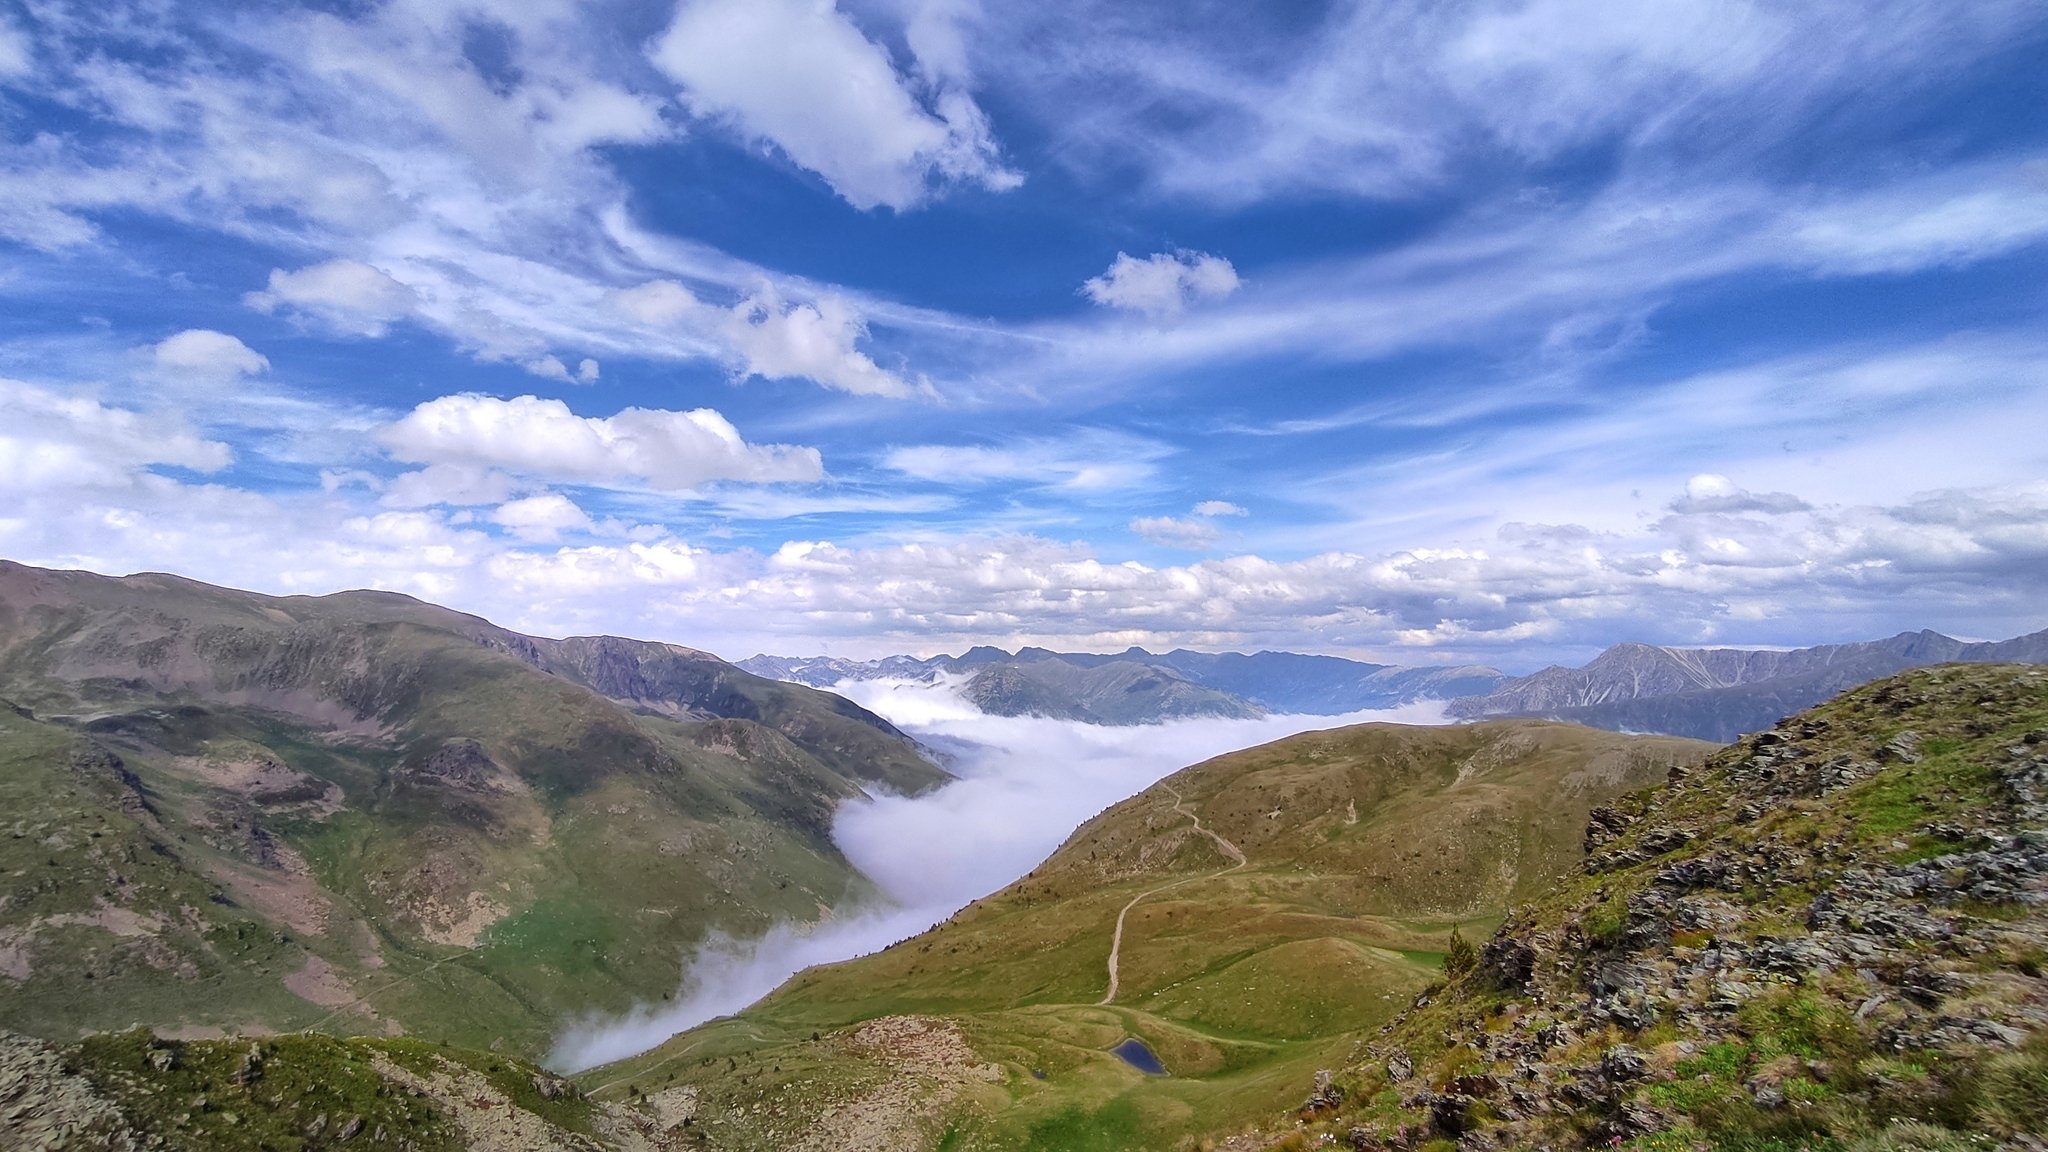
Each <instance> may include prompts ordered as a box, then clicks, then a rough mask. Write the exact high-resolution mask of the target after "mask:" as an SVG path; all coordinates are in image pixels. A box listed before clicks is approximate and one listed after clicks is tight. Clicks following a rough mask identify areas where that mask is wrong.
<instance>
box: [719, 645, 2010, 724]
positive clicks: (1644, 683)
mask: <svg viewBox="0 0 2048 1152" xmlns="http://www.w3.org/2000/svg"><path fill="white" fill-rule="evenodd" d="M1949 663H1965V664H2001V663H2014V664H2041V663H2048V631H2041V632H2036V633H2033V634H2031V635H2028V636H2021V637H2018V638H2016V639H2012V640H2002V641H1997V642H1995V643H1970V642H1967V641H1963V640H1957V639H1955V638H1954V637H1950V636H1944V635H1942V634H1941V633H1939V632H1929V631H1920V632H1901V633H1900V634H1898V635H1897V636H1893V637H1891V638H1890V639H1887V640H1871V641H1866V642H1863V643H1855V644H1827V645H1822V646H1820V647H1815V648H1798V649H1793V650H1791V651H1770V650H1764V649H1754V648H1667V647H1659V646H1656V645H1650V644H1617V645H1615V646H1614V647H1612V648H1609V649H1607V650H1606V651H1605V652H1602V653H1601V654H1600V655H1599V656H1597V657H1595V658H1594V659H1593V661H1592V662H1591V663H1588V664H1586V665H1585V666H1584V667H1581V668H1564V667H1550V668H1545V669H1543V670H1542V671H1540V672H1536V673H1534V674H1532V675H1528V676H1520V677H1515V678H1512V679H1511V678H1509V677H1507V676H1504V675H1503V674H1501V673H1500V672H1497V671H1495V670H1494V669H1492V668H1484V667H1477V666H1471V665H1466V666H1459V667H1450V668H1414V667H1404V666H1401V665H1391V664H1368V663H1364V662H1361V661H1357V660H1345V659H1341V658H1339V657H1336V656H1311V655H1304V654H1302V653H1298V652H1257V653H1253V654H1250V655H1247V654H1244V653H1241V652H1222V653H1212V652H1190V651H1188V650H1187V649H1184V648H1182V649H1175V650H1174V651H1172V652H1167V653H1163V654H1161V653H1152V652H1148V651H1146V650H1145V649H1143V648H1129V649H1126V650H1125V651H1122V652H1117V653H1092V652H1053V651H1050V650H1048V649H1044V648H1024V649H1021V650H1019V651H1018V652H1016V653H1014V654H1012V653H1009V652H1005V651H1004V650H1002V649H1000V648H992V647H987V646H983V647H978V648H971V649H969V650H968V651H967V652H965V653H964V654H962V655H959V656H934V657H931V658H929V659H919V658H917V657H913V656H888V657H884V658H882V659H879V660H842V659H837V658H834V657H829V656H815V657H809V658H801V657H789V656H755V657H752V658H750V659H747V660H742V661H740V662H739V667H741V668H744V669H746V670H747V671H749V672H752V673H754V674H756V675H758V676H765V677H769V678H771V679H776V680H790V681H794V682H797V683H801V684H808V685H811V686H813V687H819V688H829V687H831V686H832V685H834V684H838V683H841V682H843V681H848V680H854V681H859V680H876V679H904V680H924V681H930V680H934V679H936V678H938V677H939V676H941V675H951V676H958V675H965V676H967V677H968V680H967V683H966V685H965V688H964V691H965V694H966V696H967V698H968V699H969V700H972V701H973V702H974V703H975V705H976V706H978V707H980V708H981V709H982V710H983V711H985V712H988V713H990V714H992V715H997V716H1047V717H1052V718H1056V719H1062V720H1080V721H1084V722H1087V723H1093V724H1147V723H1157V722H1159V721H1162V720H1170V719H1177V718H1181V717H1188V716H1228V717H1247V716H1260V715H1264V714H1266V713H1268V712H1289V713H1305V714H1309V715H1319V716H1333V715H1341V714H1344V713H1347V712H1358V711H1364V710H1367V709H1376V708H1392V707H1396V706H1398V705H1401V704H1409V703H1414V702H1416V701H1422V700H1446V701H1449V704H1448V705H1447V708H1446V711H1447V712H1448V713H1449V714H1450V715H1451V716H1452V717H1454V718H1456V719H1461V720H1474V719H1479V718H1481V717H1486V716H1533V717H1541V718H1543V719H1549V720H1566V721H1570V722H1572V723H1576V724H1584V725H1587V726H1589V727H1593V728H1605V729H1608V730H1610V731H1616V732H1646V733H1658V734H1662V735H1668V736H1690V737H1693V738H1695V739H1700V740H1713V741H1718V742H1721V743H1726V742H1728V741H1731V740H1734V739H1736V738H1737V737H1740V736H1742V735H1744V734H1746V733H1750V732H1757V731H1761V730H1763V729H1765V728H1768V727H1770V726H1771V725H1772V724H1774V723H1776V722H1777V721H1778V720H1780V719H1781V718H1783V717H1785V716H1789V715H1791V714H1792V713H1794V712H1798V711H1800V710H1802V709H1805V708H1810V707H1812V706H1814V705H1815V704H1819V703H1821V702H1823V701H1825V700H1828V699H1830V698H1832V697H1834V696H1836V695H1837V694H1839V693H1841V692H1844V691H1847V690H1848V689H1850V688H1853V687H1855V686H1857V685H1858V684H1863V683H1866V682H1868V681H1871V680H1875V679H1877V678H1878V677H1881V676H1889V675H1892V674H1894V673H1897V672H1902V671H1905V670H1906V669H1908V668H1921V667H1926V666H1928V665H1931V664H1949Z"/></svg>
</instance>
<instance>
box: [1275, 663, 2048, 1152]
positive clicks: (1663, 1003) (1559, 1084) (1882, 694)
mask: <svg viewBox="0 0 2048 1152" xmlns="http://www.w3.org/2000/svg"><path fill="white" fill-rule="evenodd" d="M1585 847H1586V850H1587V852H1588V855H1587V857H1586V859H1585V860H1584V862H1583V864H1582V865H1581V867H1580V869H1579V872H1578V874H1577V875H1576V876H1574V877H1572V878H1570V879H1568V880H1566V881H1565V882H1564V883H1562V884H1561V885H1559V887H1558V888H1557V889H1556V890H1555V891H1554V892H1552V893H1551V894H1549V895H1548V896H1546V897H1544V898H1543V899H1541V900H1539V901H1537V902H1535V903H1533V904H1531V905H1528V906H1525V907H1522V908H1519V909H1516V910H1514V911H1513V912H1512V913H1511V914H1510V915H1509V916H1508V918H1507V920H1506V922H1505V923H1504V924H1503V925H1502V926H1501V927H1500V929H1499V931H1498V932H1496V933H1495V934H1494V935H1493V936H1492V938H1490V939H1489V940H1487V941H1486V942H1485V943H1484V944H1483V945H1482V946H1481V947H1480V948H1479V949H1478V950H1477V952H1476V954H1475V955H1474V956H1473V957H1472V958H1471V960H1470V961H1469V962H1468V963H1465V964H1463V965H1456V966H1454V967H1456V968H1457V970H1455V971H1449V972H1448V973H1447V978H1446V981H1445V982H1444V983H1442V984H1440V985H1439V986H1437V987H1434V988H1432V989H1430V990H1428V991H1427V992H1425V993H1424V994H1423V995H1422V996H1421V997H1420V998H1419V999H1418V1000H1417V1001H1416V1003H1415V1006H1414V1007H1413V1008H1412V1009H1411V1010H1410V1011H1409V1012H1408V1013H1407V1014H1405V1015H1404V1016H1403V1017H1402V1018H1400V1019H1399V1020H1398V1021H1396V1022H1395V1023H1393V1024H1391V1025H1389V1026H1388V1027H1387V1028H1386V1029H1385V1030H1384V1031H1383V1032H1382V1033H1381V1035H1380V1036H1379V1037H1378V1038H1377V1039H1376V1040H1375V1041H1374V1042H1373V1043H1371V1044H1370V1045H1368V1047H1367V1049H1366V1050H1365V1051H1364V1052H1363V1053H1361V1055H1362V1059H1361V1060H1359V1061H1358V1062H1357V1063H1355V1064H1354V1065H1352V1066H1351V1067H1349V1068H1347V1069H1345V1070H1344V1071H1343V1072H1342V1073H1341V1074H1339V1075H1338V1076H1337V1077H1336V1079H1335V1081H1334V1083H1333V1084H1331V1085H1327V1086H1320V1085H1319V1086H1318V1089H1317V1091H1316V1094H1315V1096H1314V1097H1313V1098H1312V1099H1311V1101H1310V1105H1311V1107H1308V1108H1305V1109H1304V1111H1303V1112H1302V1113H1301V1116H1300V1118H1299V1119H1298V1121H1297V1123H1301V1124H1306V1125H1308V1126H1309V1127H1310V1128H1311V1130H1312V1132H1313V1134H1314V1135H1315V1136H1316V1137H1317V1138H1321V1137H1322V1136H1325V1135H1327V1136H1328V1137H1330V1138H1331V1140H1332V1141H1333V1142H1336V1141H1341V1142H1342V1143H1343V1144H1345V1145H1348V1146H1349V1147H1352V1148H1356V1149H1392V1148H1420V1147H1424V1146H1433V1147H1439V1148H1450V1147H1453V1146H1454V1147H1455V1148H1457V1149H1459V1150H1461V1152H1477V1150H1481V1149H1509V1148H1558V1149H1562V1148H1581V1147H1622V1148H1632V1149H1642V1150H1650V1149H1657V1150H1664V1149H1672V1150H1679V1149H1695V1148H1697V1149H1712V1148H1732V1147H1741V1148H1786V1149H1792V1148H1813V1149H1822V1148H1826V1149H1849V1150H1856V1152H1879V1150H1885V1149H1921V1150H1926V1152H1937V1150H1946V1149H1962V1148H2001V1149H2008V1150H2015V1152H2017V1150H2021V1149H2027V1150H2036V1149H2040V1148H2043V1147H2048V1144H2044V1143H2043V1135H2044V1133H2048V670H2043V669H2040V668H2029V667H2014V666H1991V667H1984V666H1977V667H1966V666H1958V665H1949V666H1944V667H1940V668H1936V669H1930V670H1924V671H1916V672H1909V673H1906V674H1903V675H1899V676H1896V677H1893V678H1891V679H1889V680H1885V681H1881V682H1878V683H1875V684H1872V685H1869V686H1867V687H1865V688H1862V689H1859V690H1857V691H1854V692H1851V693H1849V694H1847V695H1845V696H1843V697H1841V698H1840V699H1838V700H1836V701H1834V702H1832V703H1830V704H1828V705H1826V706H1823V707H1821V708H1816V709H1814V710H1812V711H1809V712H1807V713H1804V714H1802V715H1799V716H1796V717H1793V718H1791V719H1789V720H1786V721H1784V722H1782V723H1780V724H1778V725H1776V726H1775V727H1772V728H1771V729H1769V730H1767V731H1764V732H1760V733H1758V734H1756V735H1754V736H1752V737H1750V738H1747V739H1745V740H1743V741H1741V742H1740V743H1738V744H1736V745H1734V746H1732V747H1730V748H1729V749H1727V750H1726V751H1724V752H1722V753H1721V754H1719V755H1718V756H1716V757H1715V758H1713V759H1712V760H1710V761H1709V762H1708V763H1707V764H1706V765H1704V766H1703V767H1702V768H1700V769H1698V770H1695V771H1689V772H1688V771H1684V770H1678V771H1674V772H1673V773H1672V776H1671V779H1670V780H1669V781H1668V782H1667V783H1665V784H1663V785H1661V786H1659V787H1655V788H1652V789H1649V790H1646V791H1643V792H1639V793H1635V794H1633V795H1631V796H1629V797H1627V798H1626V799H1624V800H1623V801H1621V802H1619V803H1617V804H1614V805H1612V806H1608V807H1603V808H1598V809H1595V810H1594V811H1593V813H1592V815H1591V817H1590V819H1589V820H1588V822H1587V827H1586V833H1585ZM1430 1141H1443V1142H1444V1143H1442V1144H1436V1145H1430V1143H1429V1142H1430Z"/></svg>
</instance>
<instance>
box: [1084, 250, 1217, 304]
mask: <svg viewBox="0 0 2048 1152" xmlns="http://www.w3.org/2000/svg"><path fill="white" fill-rule="evenodd" d="M1238 283H1239V281H1238V278H1237V269H1236V268H1234V267H1232V266H1231V264H1230V261H1228V260H1225V259H1224V258H1223V257H1221V256H1212V255H1210V254H1208V253H1206V252H1189V251H1186V250H1181V251H1176V252H1159V253H1155V254H1153V255H1151V256H1147V257H1145V258H1144V259H1143V260H1139V259H1137V258H1135V257H1133V256H1131V255H1130V254H1129V253H1127V252H1119V253H1117V254H1116V259H1115V260H1113V261H1111V262H1110V265H1109V270H1108V271H1106V272H1104V273H1103V274H1102V275H1100V276H1097V277H1096V278H1095V279H1093V280H1090V281H1088V282H1087V283H1085V284H1083V285H1081V293H1082V295H1085V296H1087V297H1088V298H1089V299H1090V300H1093V301H1095V302H1096V303H1097V304H1101V305H1104V306H1106V307H1110V308H1124V309H1128V310H1130V311H1133V312H1143V313H1145V314H1146V315H1148V316H1154V317H1166V316H1176V315H1179V314H1180V313H1181V312H1182V311H1184V310H1185V309H1186V308H1187V306H1188V305H1189V304H1190V303H1192V302H1194V301H1196V300H1219V299H1222V298H1223V297H1225V296H1228V295H1230V294H1231V293H1232V292H1235V291H1237V289H1238Z"/></svg>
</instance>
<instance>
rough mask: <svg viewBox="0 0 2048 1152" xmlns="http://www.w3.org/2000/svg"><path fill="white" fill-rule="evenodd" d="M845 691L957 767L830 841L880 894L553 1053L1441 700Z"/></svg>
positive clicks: (1438, 710) (688, 1013)
mask: <svg viewBox="0 0 2048 1152" xmlns="http://www.w3.org/2000/svg"><path fill="white" fill-rule="evenodd" d="M836 691H838V692H839V693H841V694H842V695H845V696H848V697H851V698H852V699H854V700H856V701H858V702H859V703H861V704H863V705H865V706H867V707H868V708H870V709H873V710H874V711H876V712H879V713H881V714H882V715H883V716H886V717H888V718H889V719H890V720H891V721H892V722H894V723H895V724H896V725H897V726H898V727H900V728H902V729H903V730H904V731H906V732H908V733H910V734H911V735H912V736H914V737H916V738H917V739H918V740H919V741H921V742H923V743H924V744H925V745H926V746H927V747H929V748H932V749H933V750H935V751H936V752H938V753H940V755H941V756H942V757H945V758H947V759H948V767H949V768H950V769H951V771H952V772H953V773H954V775H956V776H957V777H958V779H957V780H956V781H954V782H953V783H951V784H948V785H946V786H945V787H943V788H940V789H937V790H936V791H933V792H929V793H926V794H925V795H922V796H915V797H911V796H891V795H886V794H878V795H876V796H875V797H874V798H873V799H872V800H870V801H867V802H857V803H852V804H848V805H845V806H844V807H842V808H841V809H840V812H839V816H838V819H837V820H836V821H835V823H834V825H833V829H832V835H833V839H834V840H835V841H836V842H837V843H838V845H839V848H840V850H841V851H842V852H844V853H845V854H846V857H847V859H849V860H851V861H852V862H853V863H854V865H855V866H856V867H858V868H859V869H860V870H861V871H862V872H863V873H864V874H866V875H867V876H868V877H869V878H870V879H871V880H873V881H874V883H875V886H876V887H877V888H878V889H879V890H880V892H881V894H882V899H880V900H877V901H875V902H873V903H871V904H869V905H867V906H865V907H861V908H854V909H841V910H840V912H839V914H838V915H836V916H834V917H833V918H831V919H829V920H826V921H824V922H823V923H821V924H817V925H802V924H789V923H781V924H777V925H775V926H774V927H773V928H771V929H770V930H769V931H768V932H767V933H766V934H765V935H763V936H761V937H760V938H758V939H752V940H737V939H733V938H731V937H728V936H714V937H713V938H712V939H711V940H709V941H707V942H706V944H705V946H704V947H703V948H701V949H700V950H699V951H698V952H697V954H696V955H695V956H694V957H693V958H691V960H690V961H689V962H688V963H687V964H685V966H684V969H683V974H682V981H681V984H680V986H679V988H678V990H677V992H676V993H675V995H674V996H673V998H672V999H670V1000H665V1001H662V1002H660V1003H659V1004H647V1005H643V1006H641V1007H639V1008H636V1009H635V1010H633V1011H632V1012H630V1013H627V1014H625V1015H624V1016H620V1017H613V1018H608V1019H586V1020H583V1021H579V1022H578V1023H576V1024H575V1025H573V1026H571V1027H570V1028H569V1029H568V1030H567V1031H566V1032H565V1033H564V1034H563V1035H562V1037H561V1038H560V1040H559V1041H558V1042H557V1043H556V1045H555V1049H554V1051H553V1053H552V1054H551V1055H550V1057H549V1063H551V1064H552V1065H554V1066H556V1067H558V1068H563V1069H569V1070H580V1069H583V1068H589V1067H593V1066H595V1065H598V1064H603V1063H607V1062H609V1061H612V1060H619V1059H623V1058H625V1057H627V1056H631V1055H634V1054H636V1053H639V1052H643V1051H646V1050H647V1049H649V1048H652V1047H654V1046H655V1045H657V1044H660V1043H661V1042H662V1041H664V1040H666V1039H668V1038H669V1037H670V1036H672V1035H674V1034H675V1033H677V1032H680V1031H682V1030H683V1029H685V1028H690V1027H693V1026H695V1025H697V1024H701V1023H703V1022H704V1021H706V1020H710V1019H713V1018H715V1017H718V1016H724V1015H729V1014H731V1013H733V1012H737V1011H739V1010H740V1009H742V1008H744V1007H746V1006H747V1005H749V1004H751V1003H753V1002H754V1001H756V1000H758V999H760V998H761V997H762V996H765V995H767V994H768V993H769V992H770V991H772V990H773V989H774V988H775V987H776V986H777V985H779V984H781V983H782V982H783V981H784V980H787V979H788V978H789V977H791V976H793V975H795V974H796V973H798V972H800V971H802V970H803V969H805V968H807V967H810V966H811V965H813V964H826V963H831V962H833V961H837V960H846V959H849V958H852V957H855V956H861V955H865V954H867V953H869V952H874V951H877V950H879V949H881V948H886V947H888V946H889V945H890V944H892V943H895V942H896V941H898V940H902V939H905V938H908V937H911V936H915V935H917V934H918V933H920V932H923V931H924V930H925V929H927V928H929V927H931V926H932V925H934V924H937V923H939V922H941V921H943V920H945V919H946V918H947V917H949V916H951V915H952V914H953V913H954V912H956V911H958V910H960V909H961V908H963V907H965V906H966V905H967V904H968V903H970V902H971V901H973V900H975V899H977V898H979V897H981V896H985V895H987V894H989V893H990V892H993V891H995V890H997V889H999V888H1001V887H1003V886H1004V885H1006V884H1008V883H1010V882H1011V881H1013V880H1015V879H1017V878H1018V877H1020V876H1022V875H1024V874H1025V873H1026V872H1029V871H1030V870H1031V869H1032V868H1034V867H1036V866H1037V865H1038V863H1039V861H1041V860H1043V859H1045V857H1046V856H1047V855H1049V854H1050V853H1051V852H1052V850H1053V849H1054V848H1057V847H1058V846H1059V845H1060V843H1061V841H1063V840H1065V839H1066V838H1067V836H1068V834H1069V833H1071V832H1072V831H1073V830H1074V829H1075V828H1076V827H1077V826H1079V825H1080V824H1081V823H1082V822H1083V821H1085V820H1087V819H1088V818H1089V817H1091V816H1093V815H1095V814H1096V813H1097V812H1100V811H1101V810H1103V809H1104V808H1107V807H1108V806H1110V805H1112V804H1114V803H1116V802H1117V801H1119V800H1122V799H1124V798H1126V797H1128V796H1132V795H1135V794H1136V793H1138V792H1140V791H1142V790H1144V789H1145V788H1146V787H1147V786H1149V785H1151V784H1153V783H1154V782H1156V781H1158V780H1160V779H1162V778H1164V777H1166V776H1168V775H1171V774H1172V773H1173V772H1174V771H1175V770H1177V769H1179V768H1182V767H1185V766H1187V765H1189V764H1194V763H1198V762H1200V761H1202V760H1206V759H1208V758H1209V757H1212V756H1216V755H1220V754H1222V753H1224V752H1229V751H1233V750H1235V749H1238V748H1247V747H1251V746H1252V745H1255V744H1263V743H1265V742H1267V741H1269V740H1277V739H1279V738H1280V737H1282V736H1287V735H1291V734H1293V733H1296V732H1304V731H1309V730H1312V729H1318V728H1334V727H1338V726H1340V725H1344V724H1357V723H1363V722H1365V721H1370V720H1392V721H1399V722H1403V723H1411V724H1430V723H1441V722H1443V711H1442V705H1441V704H1439V703H1435V702H1429V703H1421V704H1414V705H1409V706H1406V707H1403V708H1399V709H1394V710H1390V711H1376V712H1355V713H1351V714H1349V715H1344V716H1300V715H1283V716H1267V717H1264V718H1262V719H1258V720H1231V719H1220V718H1201V719H1188V720H1175V721H1170V722H1167V723H1164V724H1151V725H1144V726H1139V727H1122V728H1112V727H1103V726H1099V725H1092V724H1080V723H1074V722H1070V721H1064V720H1048V719H1042V718H1038V717H1012V716H989V715H985V714H983V713H982V712H980V711H978V710H977V709H976V708H975V707H974V706H973V705H972V704H970V703H968V702H967V701H966V700H965V699H964V698H963V697H962V696H961V695H960V692H959V685H958V683H957V682H948V681H944V680H942V681H940V682H938V683H931V684H927V683H918V682H911V681H901V680H871V681H866V682H862V683H854V682H847V683H842V684H840V685H838V686H837V688H836Z"/></svg>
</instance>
